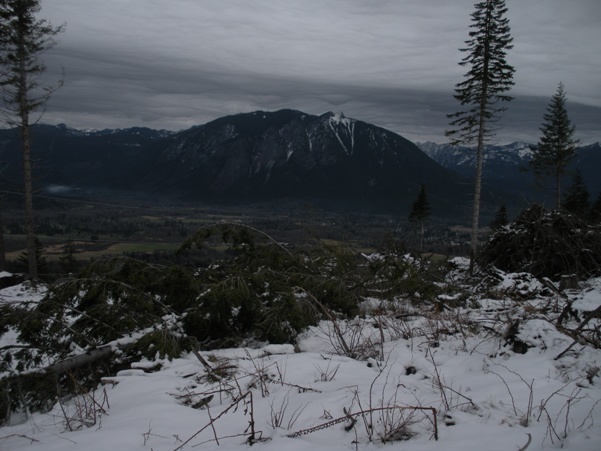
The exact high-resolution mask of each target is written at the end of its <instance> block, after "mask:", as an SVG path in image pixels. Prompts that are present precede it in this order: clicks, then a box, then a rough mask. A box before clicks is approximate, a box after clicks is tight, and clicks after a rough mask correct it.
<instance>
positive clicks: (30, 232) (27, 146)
mask: <svg viewBox="0 0 601 451" xmlns="http://www.w3.org/2000/svg"><path fill="white" fill-rule="evenodd" d="M21 137H22V140H23V181H24V191H25V234H26V237H27V262H28V264H29V278H30V279H31V280H33V281H35V280H37V279H38V263H37V258H36V248H35V226H34V220H33V188H32V182H31V140H30V137H29V117H28V114H27V113H26V112H25V113H24V114H22V124H21Z"/></svg>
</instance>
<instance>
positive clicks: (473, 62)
mask: <svg viewBox="0 0 601 451" xmlns="http://www.w3.org/2000/svg"><path fill="white" fill-rule="evenodd" d="M475 8H476V9H475V11H474V12H473V13H472V15H471V16H472V22H473V23H472V25H470V28H472V31H470V32H469V38H470V39H469V40H467V41H465V44H466V47H465V48H462V49H460V50H461V51H462V52H466V53H467V55H466V56H465V57H464V58H463V59H462V60H461V62H460V63H459V64H460V65H461V66H467V67H469V68H470V69H469V71H468V72H467V73H466V74H465V76H464V78H465V80H464V81H462V82H461V83H458V84H457V86H456V87H455V99H457V100H458V101H459V103H460V104H461V106H464V107H465V106H467V109H465V110H463V111H459V112H457V113H453V114H450V115H449V118H451V119H453V121H452V122H451V124H450V125H451V126H452V127H455V128H454V129H453V130H451V131H448V132H447V136H449V137H450V138H451V139H452V144H469V143H474V142H478V141H482V142H483V141H485V140H486V138H487V137H490V136H491V135H492V134H493V131H494V128H492V127H490V126H489V125H488V124H491V123H493V122H494V121H495V119H496V117H497V115H498V114H499V113H500V112H502V111H504V110H505V109H506V108H504V107H500V106H499V102H506V101H510V100H512V97H510V96H508V95H506V94H504V93H505V92H507V91H509V90H510V89H511V87H512V86H513V84H514V82H513V74H514V72H515V69H514V68H513V67H512V66H510V65H509V64H507V61H506V56H507V50H510V49H512V48H513V45H512V44H511V42H512V41H513V38H511V35H510V28H509V19H507V18H506V17H505V14H506V13H507V8H506V6H505V0H484V1H481V2H479V3H476V5H475ZM479 144H480V143H479Z"/></svg>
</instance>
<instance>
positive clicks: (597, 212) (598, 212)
mask: <svg viewBox="0 0 601 451" xmlns="http://www.w3.org/2000/svg"><path fill="white" fill-rule="evenodd" d="M589 221H590V222H591V223H592V224H596V223H601V192H599V195H598V196H597V199H595V202H593V204H592V205H591V210H590V212H589Z"/></svg>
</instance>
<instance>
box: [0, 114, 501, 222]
mask: <svg viewBox="0 0 601 451" xmlns="http://www.w3.org/2000/svg"><path fill="white" fill-rule="evenodd" d="M32 138H33V158H34V160H35V169H34V179H35V183H36V185H37V188H38V189H46V190H49V191H50V192H53V193H59V192H60V193H67V192H69V193H79V195H84V194H85V195H88V196H96V197H98V196H103V195H104V196H106V195H107V194H106V193H107V192H108V190H111V191H113V192H114V191H119V192H124V193H126V192H129V193H131V192H135V193H137V195H146V196H148V197H149V198H155V197H158V196H165V197H170V198H177V199H184V200H188V201H194V202H207V203H211V202H219V203H223V202H228V203H234V204H235V203H252V202H270V201H281V200H288V199H295V200H298V201H302V202H309V203H313V204H316V205H318V206H322V207H325V208H342V209H352V210H362V211H386V212H394V213H399V214H406V213H408V211H409V208H410V206H411V203H412V202H413V201H414V200H415V198H416V196H417V194H418V192H419V189H420V186H421V185H422V184H423V185H424V186H425V187H426V190H427V194H428V199H429V201H430V203H431V205H432V210H433V214H434V215H436V216H446V217H458V216H462V215H464V214H465V212H466V211H469V205H468V204H469V198H470V196H471V184H470V183H469V180H466V179H465V177H462V176H461V175H458V174H457V173H455V172H453V171H451V170H449V169H446V168H444V167H443V166H441V165H440V164H438V163H436V162H435V161H433V160H432V159H431V158H429V157H428V156H427V155H426V154H425V153H424V152H422V151H421V150H420V149H419V148H418V147H417V146H416V145H415V144H413V143H411V142H410V141H408V140H406V139H405V138H403V137H401V136H399V135H397V134H395V133H392V132H390V131H388V130H385V129H382V128H380V127H377V126H374V125H371V124H368V123H365V122H362V121H358V120H355V119H351V118H348V117H345V116H344V115H343V114H342V113H331V112H330V113H326V114H323V115H321V116H315V115H310V114H306V113H303V112H300V111H294V110H281V111H276V112H263V111H257V112H253V113H245V114H237V115H233V116H226V117H222V118H219V119H216V120H214V121H212V122H209V123H207V124H204V125H199V126H195V127H192V128H190V129H188V130H184V131H181V132H177V133H173V132H166V131H160V130H151V129H147V128H130V129H123V130H102V131H95V130H88V131H80V130H75V129H72V128H69V127H67V126H65V125H59V126H49V125H36V126H34V127H32ZM0 162H2V164H3V165H4V166H5V167H6V169H5V170H4V171H2V173H0V178H1V179H2V180H0V182H1V183H2V185H3V186H4V189H7V188H9V189H12V190H19V187H20V185H21V179H22V174H21V168H20V166H21V163H20V151H19V135H18V131H17V130H16V129H10V130H0ZM500 203H501V200H500V198H499V195H498V194H497V193H494V192H493V191H490V190H489V191H487V192H485V195H484V211H485V212H486V211H487V208H488V210H490V211H493V210H494V209H495V208H497V207H498V205H499V204H500Z"/></svg>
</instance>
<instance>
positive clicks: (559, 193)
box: [555, 169, 561, 211]
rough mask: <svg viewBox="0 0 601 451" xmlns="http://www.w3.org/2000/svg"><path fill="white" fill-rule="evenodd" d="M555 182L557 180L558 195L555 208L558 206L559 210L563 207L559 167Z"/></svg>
mask: <svg viewBox="0 0 601 451" xmlns="http://www.w3.org/2000/svg"><path fill="white" fill-rule="evenodd" d="M555 182H556V192H555V195H556V196H557V201H556V204H555V208H557V211H559V209H560V208H561V171H560V170H559V169H557V174H556V175H555Z"/></svg>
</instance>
